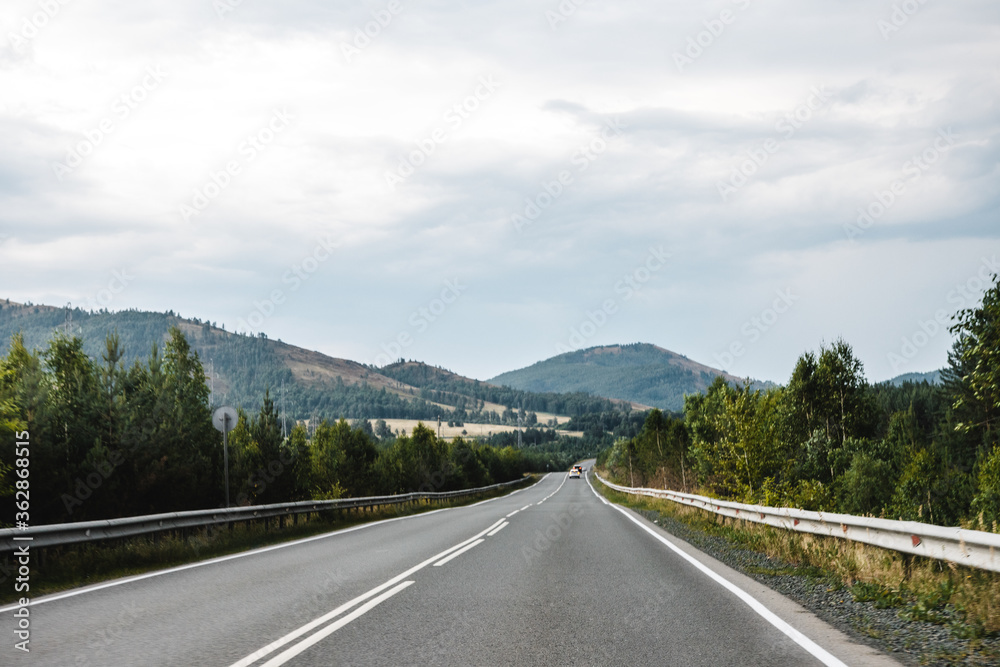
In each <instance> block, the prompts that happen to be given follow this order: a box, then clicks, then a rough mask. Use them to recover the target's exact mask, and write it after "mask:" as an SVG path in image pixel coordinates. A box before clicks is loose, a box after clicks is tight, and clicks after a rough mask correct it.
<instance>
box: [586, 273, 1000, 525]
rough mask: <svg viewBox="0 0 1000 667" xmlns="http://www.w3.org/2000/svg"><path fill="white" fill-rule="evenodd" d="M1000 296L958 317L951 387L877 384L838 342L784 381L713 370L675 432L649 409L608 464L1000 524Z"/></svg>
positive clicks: (779, 497) (632, 471) (716, 490)
mask: <svg viewBox="0 0 1000 667" xmlns="http://www.w3.org/2000/svg"><path fill="white" fill-rule="evenodd" d="M997 291H998V288H997V287H996V286H994V287H993V288H992V289H991V291H990V292H989V293H988V294H987V296H986V298H985V299H984V305H983V307H982V308H980V309H974V310H971V311H963V313H961V314H960V318H959V319H960V324H959V325H957V326H956V328H955V330H956V331H957V332H958V333H959V336H960V337H959V341H958V342H956V345H955V349H954V351H953V353H952V355H951V357H950V359H951V364H952V365H951V368H950V369H947V370H946V371H945V372H944V373H943V375H944V377H945V384H944V386H933V385H930V384H928V383H927V382H921V383H918V384H915V383H911V382H904V383H901V384H899V385H892V384H889V383H885V384H880V385H877V386H874V387H872V386H870V385H869V384H868V383H867V381H866V380H865V378H864V372H863V368H862V366H861V363H860V361H858V360H857V359H856V358H855V357H854V354H853V351H852V350H851V347H850V346H849V345H848V344H847V343H845V342H844V341H842V340H838V341H836V342H835V343H834V344H833V345H831V346H829V347H825V346H824V347H821V348H820V350H819V352H818V353H813V352H806V353H805V354H803V355H802V356H801V357H800V358H799V360H798V362H797V363H796V366H795V369H794V371H793V372H792V376H791V378H790V380H789V383H788V385H787V387H783V388H782V387H779V388H774V389H769V390H767V391H759V390H754V389H752V388H749V387H743V388H737V387H733V386H731V385H730V384H728V383H727V382H725V381H724V380H723V379H722V378H717V379H716V380H715V381H714V382H713V383H712V384H711V385H710V386H709V387H708V389H707V391H706V392H705V393H704V394H695V395H689V396H687V397H686V399H685V404H684V420H683V423H678V427H679V431H678V433H677V434H676V435H673V436H671V437H668V438H666V439H664V437H663V436H664V433H666V432H668V431H670V429H669V428H667V427H666V426H665V425H664V423H665V422H664V419H663V417H662V415H659V414H658V413H656V412H650V413H648V414H647V416H646V424H645V425H644V429H643V431H642V433H640V434H637V435H635V436H626V437H620V438H619V439H618V440H617V441H616V442H615V443H614V445H613V447H610V448H608V449H606V450H605V451H604V452H602V455H601V456H600V457H599V459H598V462H599V464H600V465H603V466H605V467H607V468H608V469H610V471H611V473H612V475H614V476H616V477H617V478H618V479H619V480H620V481H625V482H635V483H636V484H639V483H641V484H645V485H648V484H650V483H652V482H655V483H656V484H663V485H665V486H668V487H670V488H679V487H681V486H687V484H686V479H687V476H688V475H689V474H690V473H692V472H693V475H692V476H693V477H694V484H695V485H696V486H697V487H699V489H700V490H701V491H702V492H706V493H709V494H711V495H717V496H722V497H727V498H732V499H735V500H741V501H745V502H754V503H758V502H759V503H763V504H768V505H787V506H792V507H801V508H804V509H810V510H823V511H840V512H846V513H850V514H860V515H875V516H886V517H888V518H899V519H907V520H915V521H926V522H932V523H937V524H940V525H957V524H959V523H961V522H963V521H966V522H970V521H976V522H979V525H981V526H982V527H984V528H989V527H994V530H995V525H996V522H997V521H998V519H1000V442H998V440H997V427H996V426H997V425H996V423H995V419H996V415H997V414H998V411H1000V406H998V404H997V401H1000V392H997V391H994V389H996V386H997V385H996V383H997V382H1000V371H997V367H996V365H995V362H996V361H997V360H1000V351H998V350H1000V336H998V332H1000V310H998V308H1000V305H998V304H1000V298H998V296H997ZM667 423H669V420H668V421H667ZM671 428H673V427H671ZM681 433H683V436H682V435H681ZM688 465H689V466H690V467H689V468H688V467H687V466H688Z"/></svg>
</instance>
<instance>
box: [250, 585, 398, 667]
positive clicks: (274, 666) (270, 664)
mask: <svg viewBox="0 0 1000 667" xmlns="http://www.w3.org/2000/svg"><path fill="white" fill-rule="evenodd" d="M413 583H414V582H412V581H404V582H403V583H401V584H399V585H398V586H396V587H395V588H393V589H392V590H390V591H386V592H385V593H382V595H380V596H378V597H377V598H375V599H374V600H371V601H370V602H367V603H365V604H364V605H362V606H361V607H358V608H357V609H355V610H354V611H352V612H351V613H350V614H348V615H347V616H344V617H343V618H341V619H339V620H337V621H335V622H333V623H331V624H330V625H328V626H326V627H325V628H323V629H322V630H320V631H319V632H317V633H316V634H314V635H312V636H311V637H309V638H308V639H304V640H302V641H301V642H299V643H298V644H296V645H295V646H293V647H291V648H289V649H287V650H285V651H284V652H282V653H280V654H278V655H276V656H274V657H273V658H271V659H270V660H268V661H267V662H265V663H264V664H263V665H262V667H278V666H279V665H283V664H285V663H286V662H288V661H289V660H291V659H292V658H294V657H295V656H297V655H298V654H300V653H302V652H303V651H305V650H306V649H307V648H309V647H310V646H313V645H314V644H317V643H319V642H320V641H322V640H323V639H325V638H327V637H329V636H330V635H332V634H333V633H334V632H336V631H337V630H339V629H341V628H342V627H344V626H345V625H347V624H348V623H350V622H351V621H353V620H355V619H356V618H358V617H360V616H363V615H364V614H367V613H368V612H369V611H371V610H372V609H374V608H375V607H377V606H378V605H380V604H382V603H383V602H385V601H386V600H388V599H389V598H391V597H392V596H393V595H395V594H396V593H399V592H400V591H401V590H403V589H404V588H407V587H408V586H410V585H412V584H413Z"/></svg>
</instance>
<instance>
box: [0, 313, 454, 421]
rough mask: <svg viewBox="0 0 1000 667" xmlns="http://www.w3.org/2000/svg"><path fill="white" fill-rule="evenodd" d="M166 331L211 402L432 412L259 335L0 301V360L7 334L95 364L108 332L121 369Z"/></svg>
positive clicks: (374, 414)
mask: <svg viewBox="0 0 1000 667" xmlns="http://www.w3.org/2000/svg"><path fill="white" fill-rule="evenodd" d="M171 327H177V328H179V329H180V330H181V331H182V332H183V333H184V335H185V337H186V338H187V339H188V341H189V342H190V344H191V347H192V348H193V349H194V350H195V351H196V352H197V353H198V357H199V358H200V359H201V362H202V365H203V366H204V368H205V373H206V375H208V376H209V380H208V382H209V385H210V386H211V387H212V389H213V391H214V397H213V403H215V404H222V403H228V404H230V405H234V406H237V407H243V408H246V409H248V410H250V411H256V409H257V407H258V406H259V405H260V403H261V400H262V399H263V397H264V392H265V391H267V390H270V391H271V394H272V397H273V398H274V399H275V400H277V401H280V400H281V399H282V397H281V396H280V395H279V394H280V393H281V388H282V386H283V385H284V390H285V395H284V404H285V408H286V411H287V414H288V416H289V417H292V418H294V419H310V418H326V419H331V420H335V419H337V418H339V417H348V418H361V417H365V418H372V419H374V418H379V417H381V418H409V419H432V418H435V417H436V416H437V415H438V414H440V413H441V412H442V409H441V408H440V407H439V406H435V405H431V404H429V403H427V402H426V401H424V400H422V399H421V398H420V396H419V394H420V392H419V390H417V389H415V388H413V387H409V386H404V385H402V384H401V383H400V382H398V381H396V380H393V379H391V378H387V377H385V376H383V375H380V374H379V373H378V372H377V371H375V370H373V369H371V368H369V367H366V366H364V365H362V364H359V363H356V362H353V361H349V360H346V359H336V358H333V357H328V356H326V355H324V354H321V353H319V352H313V351H310V350H305V349H302V348H299V347H295V346H294V345H289V344H287V343H283V342H281V341H279V340H271V339H268V338H267V337H266V336H264V335H256V336H252V335H243V334H235V333H232V332H228V331H224V330H223V329H221V328H218V327H216V326H214V325H213V324H212V323H210V322H202V321H200V320H198V319H185V318H183V317H180V316H178V315H177V314H175V313H173V312H167V313H156V312H146V311H136V310H127V311H120V312H106V311H101V312H88V311H85V310H82V309H78V308H77V309H72V310H70V309H67V308H54V307H51V306H43V305H21V304H17V303H14V302H11V301H0V354H6V352H7V350H8V349H9V347H10V341H11V337H12V336H13V335H14V334H15V333H19V332H20V333H21V334H22V335H23V336H24V343H25V346H26V347H28V349H36V350H40V351H43V350H45V349H46V347H47V346H48V343H49V341H50V340H51V338H52V337H53V336H54V335H56V334H58V333H62V334H64V335H69V336H76V337H79V338H80V339H82V340H83V350H84V352H85V353H86V354H87V355H88V356H90V357H91V358H93V359H95V360H97V361H100V359H101V354H102V353H103V351H104V349H105V338H106V337H107V335H108V334H109V333H116V334H117V335H118V337H119V340H120V342H121V347H122V348H123V351H124V357H123V359H122V361H123V362H124V364H125V366H126V367H128V366H130V365H132V364H133V363H134V362H136V361H145V360H146V359H148V358H149V355H150V351H151V350H152V348H153V346H154V345H157V346H160V347H161V348H162V346H163V344H164V343H165V342H166V340H167V338H168V332H169V330H170V328H171Z"/></svg>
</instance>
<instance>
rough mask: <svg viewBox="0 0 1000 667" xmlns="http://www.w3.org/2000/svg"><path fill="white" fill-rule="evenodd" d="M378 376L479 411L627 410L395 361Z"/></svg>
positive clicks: (585, 397) (588, 397)
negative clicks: (493, 408) (491, 406)
mask: <svg viewBox="0 0 1000 667" xmlns="http://www.w3.org/2000/svg"><path fill="white" fill-rule="evenodd" d="M379 372H380V373H382V374H383V375H386V376H388V377H391V378H394V379H396V380H399V381H400V382H401V383H403V384H407V385H410V386H413V387H419V388H420V390H421V395H422V396H424V397H425V398H427V399H428V400H432V401H435V402H440V403H448V404H452V405H453V404H455V402H456V401H459V400H464V399H466V398H469V397H471V398H472V399H474V400H476V401H478V403H479V405H478V407H479V408H480V409H482V408H484V406H485V405H488V404H490V403H493V404H498V405H503V406H512V407H515V408H520V409H524V410H528V411H530V412H548V413H552V414H557V415H572V416H578V415H582V414H589V413H601V412H612V411H614V410H620V409H622V408H623V407H625V409H626V410H628V409H629V408H628V407H626V406H623V405H622V403H624V402H623V401H611V400H609V399H607V398H602V397H600V396H594V395H592V394H589V393H586V392H571V393H537V392H530V391H524V390H523V389H515V388H513V387H505V386H497V385H495V384H491V383H489V382H480V381H479V380H472V379H469V378H467V377H463V376H461V375H457V374H455V373H452V372H451V371H447V370H444V369H443V368H435V367H433V366H428V365H427V364H424V363H421V362H418V361H398V362H396V363H394V364H390V365H389V366H385V367H383V368H380V369H379ZM473 407H476V406H473ZM635 407H641V406H635Z"/></svg>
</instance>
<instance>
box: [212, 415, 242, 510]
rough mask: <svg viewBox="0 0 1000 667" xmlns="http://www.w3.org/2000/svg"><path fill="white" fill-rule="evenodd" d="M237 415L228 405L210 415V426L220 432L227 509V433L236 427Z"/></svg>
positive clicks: (227, 506)
mask: <svg viewBox="0 0 1000 667" xmlns="http://www.w3.org/2000/svg"><path fill="white" fill-rule="evenodd" d="M238 419H239V415H237V414H236V410H235V409H234V408H232V407H230V406H228V405H226V406H223V407H221V408H219V409H217V410H216V411H215V412H214V413H213V414H212V425H213V426H215V428H216V429H218V430H220V431H222V459H223V466H224V468H225V471H226V473H225V476H226V508H227V509H228V508H229V432H230V431H231V430H233V427H234V426H236V422H237V420H238Z"/></svg>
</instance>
